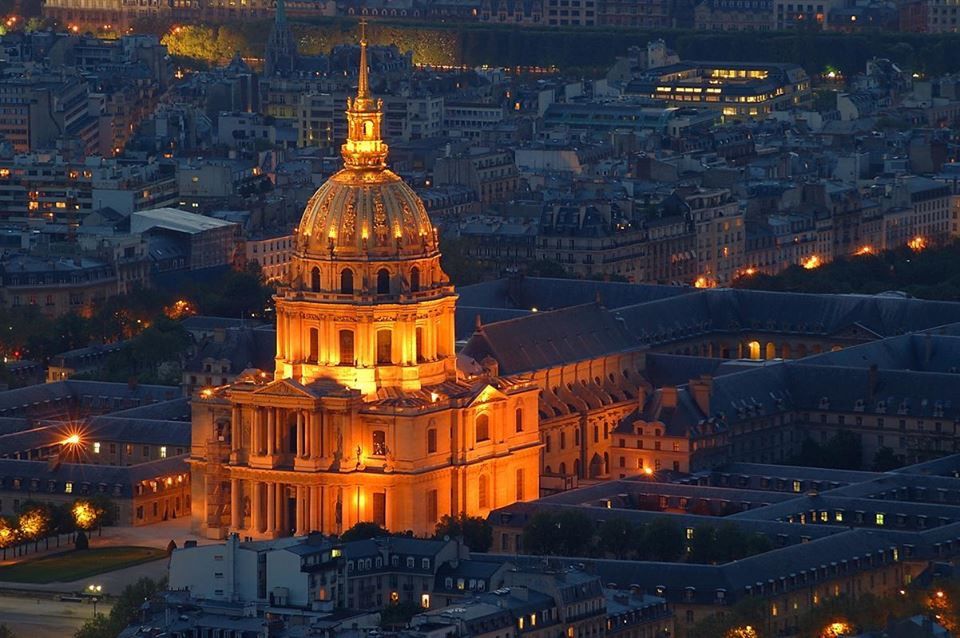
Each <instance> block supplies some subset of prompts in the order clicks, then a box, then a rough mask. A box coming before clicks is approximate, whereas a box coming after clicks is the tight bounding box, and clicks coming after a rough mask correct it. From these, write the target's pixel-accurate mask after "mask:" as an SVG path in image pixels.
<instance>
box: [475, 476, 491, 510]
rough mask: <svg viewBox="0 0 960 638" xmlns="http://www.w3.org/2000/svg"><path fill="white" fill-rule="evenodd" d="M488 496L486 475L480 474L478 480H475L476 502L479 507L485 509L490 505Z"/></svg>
mask: <svg viewBox="0 0 960 638" xmlns="http://www.w3.org/2000/svg"><path fill="white" fill-rule="evenodd" d="M489 498H490V497H489V486H488V485H487V475H486V474H481V475H480V480H479V481H477V504H478V505H479V506H480V509H486V508H488V507H490V503H489Z"/></svg>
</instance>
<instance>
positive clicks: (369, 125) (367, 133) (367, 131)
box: [363, 120, 373, 139]
mask: <svg viewBox="0 0 960 638" xmlns="http://www.w3.org/2000/svg"><path fill="white" fill-rule="evenodd" d="M363 137H364V138H366V139H370V138H372V137H373V122H372V121H370V120H364V121H363Z"/></svg>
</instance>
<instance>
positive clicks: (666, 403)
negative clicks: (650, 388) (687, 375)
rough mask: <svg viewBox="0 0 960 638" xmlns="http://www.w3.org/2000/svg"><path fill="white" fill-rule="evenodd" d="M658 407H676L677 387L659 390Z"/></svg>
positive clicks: (666, 387)
mask: <svg viewBox="0 0 960 638" xmlns="http://www.w3.org/2000/svg"><path fill="white" fill-rule="evenodd" d="M660 397H661V398H660V405H661V406H663V407H665V408H675V407H677V387H676V386H665V387H663V388H660Z"/></svg>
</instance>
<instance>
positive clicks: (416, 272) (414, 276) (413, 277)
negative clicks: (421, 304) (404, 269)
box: [410, 266, 420, 292]
mask: <svg viewBox="0 0 960 638" xmlns="http://www.w3.org/2000/svg"><path fill="white" fill-rule="evenodd" d="M419 290H420V269H419V268H417V267H416V266H414V267H413V268H411V269H410V292H418V291H419Z"/></svg>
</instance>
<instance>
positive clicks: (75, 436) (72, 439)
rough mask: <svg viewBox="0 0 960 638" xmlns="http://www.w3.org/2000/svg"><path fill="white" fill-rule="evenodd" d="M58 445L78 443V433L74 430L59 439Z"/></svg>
mask: <svg viewBox="0 0 960 638" xmlns="http://www.w3.org/2000/svg"><path fill="white" fill-rule="evenodd" d="M60 445H80V435H79V434H77V433H76V432H74V433H73V434H70V435H68V436H67V437H66V438H65V439H63V440H62V441H60Z"/></svg>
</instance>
